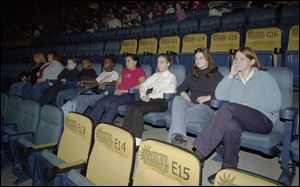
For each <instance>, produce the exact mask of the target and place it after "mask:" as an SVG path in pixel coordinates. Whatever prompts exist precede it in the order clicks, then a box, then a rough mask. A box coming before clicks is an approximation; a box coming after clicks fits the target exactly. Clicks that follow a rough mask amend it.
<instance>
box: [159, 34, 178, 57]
mask: <svg viewBox="0 0 300 187" xmlns="http://www.w3.org/2000/svg"><path fill="white" fill-rule="evenodd" d="M179 50H180V37H179V36H170V37H162V38H160V40H159V49H158V53H167V51H172V52H175V53H179Z"/></svg>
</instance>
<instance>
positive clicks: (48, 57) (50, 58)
mask: <svg viewBox="0 0 300 187" xmlns="http://www.w3.org/2000/svg"><path fill="white" fill-rule="evenodd" d="M47 59H48V62H52V61H53V55H52V54H51V53H49V54H48V55H47Z"/></svg>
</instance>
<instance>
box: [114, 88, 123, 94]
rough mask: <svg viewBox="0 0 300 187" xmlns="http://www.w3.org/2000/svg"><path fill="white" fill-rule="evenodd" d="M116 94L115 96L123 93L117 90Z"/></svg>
mask: <svg viewBox="0 0 300 187" xmlns="http://www.w3.org/2000/svg"><path fill="white" fill-rule="evenodd" d="M114 94H115V95H122V92H121V90H119V89H116V90H115V93H114Z"/></svg>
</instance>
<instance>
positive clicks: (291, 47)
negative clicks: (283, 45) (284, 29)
mask: <svg viewBox="0 0 300 187" xmlns="http://www.w3.org/2000/svg"><path fill="white" fill-rule="evenodd" d="M287 50H288V51H299V25H294V26H292V27H291V28H290V32H289V43H288V47H287Z"/></svg>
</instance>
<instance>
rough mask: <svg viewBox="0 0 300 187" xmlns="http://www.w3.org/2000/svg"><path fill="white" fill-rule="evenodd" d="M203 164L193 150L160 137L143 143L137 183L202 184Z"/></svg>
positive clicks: (167, 184)
mask: <svg viewBox="0 0 300 187" xmlns="http://www.w3.org/2000/svg"><path fill="white" fill-rule="evenodd" d="M201 172H202V167H201V163H200V161H199V159H198V158H197V156H195V155H194V154H193V153H192V152H190V151H188V150H184V149H182V148H180V147H177V146H174V145H171V144H169V143H166V142H161V141H158V140H152V139H149V140H146V141H144V142H142V143H141V145H140V147H139V152H138V161H137V166H136V172H135V176H134V181H133V185H135V186H145V185H146V186H199V185H201V174H202V173H201Z"/></svg>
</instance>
